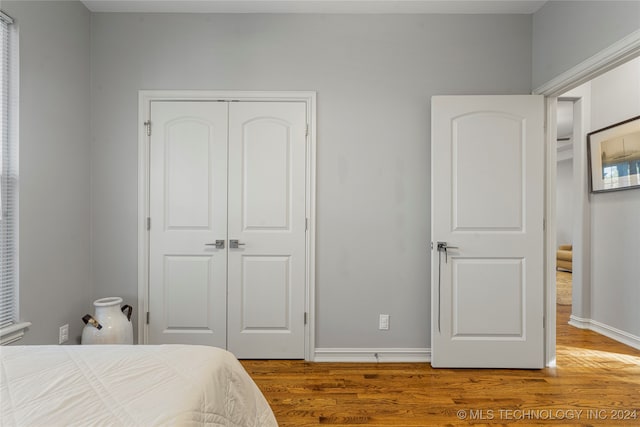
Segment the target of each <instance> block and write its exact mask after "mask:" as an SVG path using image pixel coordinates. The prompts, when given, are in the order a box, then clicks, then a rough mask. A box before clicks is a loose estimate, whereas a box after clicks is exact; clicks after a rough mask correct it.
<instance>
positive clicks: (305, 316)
mask: <svg viewBox="0 0 640 427" xmlns="http://www.w3.org/2000/svg"><path fill="white" fill-rule="evenodd" d="M304 324H305V325H306V324H307V312H306V311H305V312H304Z"/></svg>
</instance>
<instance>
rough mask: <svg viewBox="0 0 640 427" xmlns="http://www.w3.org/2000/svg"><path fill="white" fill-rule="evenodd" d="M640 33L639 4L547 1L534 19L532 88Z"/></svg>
mask: <svg viewBox="0 0 640 427" xmlns="http://www.w3.org/2000/svg"><path fill="white" fill-rule="evenodd" d="M639 29H640V2H639V1H548V2H547V3H546V4H545V5H544V6H543V7H542V8H540V10H538V11H537V12H536V13H535V14H534V15H533V73H532V74H533V80H532V82H533V85H532V86H533V88H537V87H539V86H541V85H543V84H544V83H547V82H548V81H550V80H551V79H553V78H554V77H557V76H558V75H560V74H562V73H563V72H565V71H567V70H569V69H571V68H572V67H574V66H576V65H578V64H579V63H581V62H582V61H584V60H586V59H588V58H589V57H591V56H593V55H594V54H596V53H598V52H600V51H601V50H603V49H605V48H607V47H608V46H610V45H611V44H613V43H615V42H616V41H618V40H620V39H622V38H623V37H625V36H627V35H629V34H631V33H632V32H634V31H637V30H639Z"/></svg>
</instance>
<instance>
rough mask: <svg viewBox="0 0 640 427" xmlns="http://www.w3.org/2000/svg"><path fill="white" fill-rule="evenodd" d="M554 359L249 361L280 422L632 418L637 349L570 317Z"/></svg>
mask: <svg viewBox="0 0 640 427" xmlns="http://www.w3.org/2000/svg"><path fill="white" fill-rule="evenodd" d="M570 309H571V307H570V306H566V305H559V306H558V322H557V325H558V326H557V334H558V336H557V367H555V368H546V369H542V370H494V369H483V370H480V369H432V368H431V366H430V365H429V364H428V363H380V364H375V363H307V362H304V361H260V360H251V361H249V360H247V361H242V364H243V365H244V367H245V368H246V369H247V371H248V372H249V373H250V375H251V376H252V377H253V379H254V380H255V382H256V383H257V384H258V386H259V387H260V389H261V390H262V392H263V393H264V395H265V396H266V398H267V400H268V401H269V403H270V404H271V407H272V408H273V411H274V413H275V415H276V418H277V419H278V422H279V424H280V426H282V427H294V426H295V427H303V426H316V425H320V424H330V425H349V426H353V425H365V426H383V425H384V426H389V425H392V426H445V425H483V424H486V425H510V424H517V425H519V426H524V425H547V426H549V425H554V426H555V425H561V426H579V425H584V426H598V425H608V426H629V427H631V426H639V425H640V351H639V350H635V349H633V348H631V347H627V346H625V345H623V344H620V343H618V342H616V341H613V340H610V339H608V338H606V337H604V336H602V335H599V334H596V333H594V332H591V331H585V330H581V329H576V328H574V327H571V326H569V325H567V322H568V319H569V315H570Z"/></svg>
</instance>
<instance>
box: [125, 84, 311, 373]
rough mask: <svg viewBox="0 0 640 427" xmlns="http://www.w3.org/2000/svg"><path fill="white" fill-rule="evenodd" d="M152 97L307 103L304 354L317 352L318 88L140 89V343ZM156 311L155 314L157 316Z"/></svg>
mask: <svg viewBox="0 0 640 427" xmlns="http://www.w3.org/2000/svg"><path fill="white" fill-rule="evenodd" d="M152 101H238V102H242V101H253V102H287V101H288V102H304V103H305V105H306V114H307V117H306V119H307V125H308V135H307V141H306V144H307V147H306V185H305V199H306V200H305V210H306V218H307V219H308V221H309V222H308V229H307V233H306V274H305V312H306V313H307V316H306V319H307V322H306V324H305V326H304V335H305V338H304V341H305V344H304V355H305V356H304V357H305V360H307V361H312V360H313V357H314V354H315V259H316V256H315V241H316V92H315V91H235V90H233V91H219V90H139V91H138V215H137V219H138V313H139V314H138V323H137V332H138V343H140V344H147V342H148V333H149V331H148V326H147V322H146V320H147V316H146V313H147V312H148V311H149V231H148V230H147V218H148V217H149V143H150V137H149V136H147V130H146V126H145V124H144V123H145V122H146V121H148V120H150V109H151V108H150V107H151V102H152ZM152 315H153V314H151V316H152Z"/></svg>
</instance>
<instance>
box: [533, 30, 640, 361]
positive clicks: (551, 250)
mask: <svg viewBox="0 0 640 427" xmlns="http://www.w3.org/2000/svg"><path fill="white" fill-rule="evenodd" d="M638 56H640V30H637V31H634V32H632V33H630V34H629V35H627V36H625V37H623V38H622V39H620V40H618V41H617V42H615V43H613V44H611V45H610V46H609V47H607V48H605V49H603V50H601V51H599V52H598V53H596V54H595V55H593V56H591V57H590V58H588V59H586V60H584V61H583V62H581V63H579V64H578V65H576V66H574V67H572V68H570V69H569V70H567V71H565V72H564V73H562V74H560V75H558V76H557V77H555V78H553V79H551V80H550V81H548V82H547V83H545V84H543V85H542V86H539V87H537V88H536V89H534V90H533V91H532V93H533V94H534V95H544V96H545V98H546V101H545V105H546V109H547V111H546V112H545V114H546V117H547V123H546V132H545V146H546V150H547V152H546V154H545V159H546V161H545V163H546V164H545V181H546V182H545V188H546V196H545V223H546V227H545V259H546V268H545V281H546V284H545V292H546V295H545V304H546V307H545V365H546V366H555V365H556V255H555V254H556V154H557V146H556V145H557V142H556V134H557V129H556V119H557V118H556V117H555V114H556V106H557V101H558V97H559V96H560V95H562V94H563V93H565V92H568V91H569V90H571V89H574V88H576V87H578V86H580V85H582V84H583V83H586V82H588V81H590V80H592V79H594V78H595V77H598V76H599V75H601V74H604V73H605V72H607V71H609V70H611V69H613V68H615V67H617V66H619V65H622V64H624V63H625V62H628V61H630V60H632V59H634V58H636V57H638ZM579 197H580V198H581V199H580V200H581V201H584V203H582V204H576V206H577V208H578V209H580V208H583V211H581V212H580V214H584V213H585V210H587V209H588V208H589V205H588V200H583V199H584V198H588V193H586V194H583V195H579ZM574 215H576V213H574ZM585 226H587V225H585ZM587 245H588V243H587ZM590 253H591V251H590V247H584V248H583V257H582V258H581V259H579V260H577V261H578V262H579V263H586V262H587V258H588V256H589V254H590ZM574 268H583V267H582V266H581V265H578V266H576V265H574ZM589 285H590V284H584V283H583V286H589Z"/></svg>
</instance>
